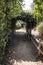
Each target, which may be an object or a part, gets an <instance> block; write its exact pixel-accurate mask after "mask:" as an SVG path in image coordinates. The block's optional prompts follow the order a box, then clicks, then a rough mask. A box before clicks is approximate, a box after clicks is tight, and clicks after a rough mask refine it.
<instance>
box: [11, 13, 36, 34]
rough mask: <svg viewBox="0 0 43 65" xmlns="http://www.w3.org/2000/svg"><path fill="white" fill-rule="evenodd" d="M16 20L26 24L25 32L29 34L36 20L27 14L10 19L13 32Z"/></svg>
mask: <svg viewBox="0 0 43 65" xmlns="http://www.w3.org/2000/svg"><path fill="white" fill-rule="evenodd" d="M17 20H22V21H23V22H25V23H26V31H27V33H29V34H31V29H32V28H34V27H35V26H36V19H35V18H34V17H33V16H32V15H30V14H27V13H22V14H21V15H20V16H17V17H15V18H12V19H11V29H12V30H13V31H14V30H15V27H16V22H17Z"/></svg>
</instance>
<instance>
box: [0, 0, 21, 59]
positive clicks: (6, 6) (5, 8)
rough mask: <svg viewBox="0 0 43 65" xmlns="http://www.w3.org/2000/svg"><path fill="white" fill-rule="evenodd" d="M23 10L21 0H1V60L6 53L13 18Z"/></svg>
mask: <svg viewBox="0 0 43 65" xmlns="http://www.w3.org/2000/svg"><path fill="white" fill-rule="evenodd" d="M21 12H22V7H21V1H20V0H0V60H1V59H2V56H3V54H4V49H5V46H6V42H7V41H6V39H7V35H8V33H9V31H10V24H11V21H10V20H11V18H13V17H15V16H17V15H18V14H20V13H21Z"/></svg>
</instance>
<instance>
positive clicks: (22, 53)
mask: <svg viewBox="0 0 43 65" xmlns="http://www.w3.org/2000/svg"><path fill="white" fill-rule="evenodd" d="M9 37H10V38H9V42H8V43H7V46H6V50H5V55H4V58H3V61H2V65H43V63H42V61H41V60H38V61H36V57H37V54H36V48H35V47H34V45H33V43H32V42H31V40H30V37H29V38H27V35H26V33H22V32H21V33H20V32H19V33H15V35H9Z"/></svg>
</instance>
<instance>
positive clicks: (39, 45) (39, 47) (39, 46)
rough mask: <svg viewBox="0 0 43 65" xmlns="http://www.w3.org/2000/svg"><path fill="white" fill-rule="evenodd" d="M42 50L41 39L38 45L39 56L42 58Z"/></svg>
mask: <svg viewBox="0 0 43 65" xmlns="http://www.w3.org/2000/svg"><path fill="white" fill-rule="evenodd" d="M40 49H41V40H40V39H39V44H38V55H39V56H40V54H41V53H40Z"/></svg>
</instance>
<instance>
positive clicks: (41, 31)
mask: <svg viewBox="0 0 43 65" xmlns="http://www.w3.org/2000/svg"><path fill="white" fill-rule="evenodd" d="M37 29H38V31H39V35H41V36H43V22H41V23H39V25H38V26H37Z"/></svg>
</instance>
